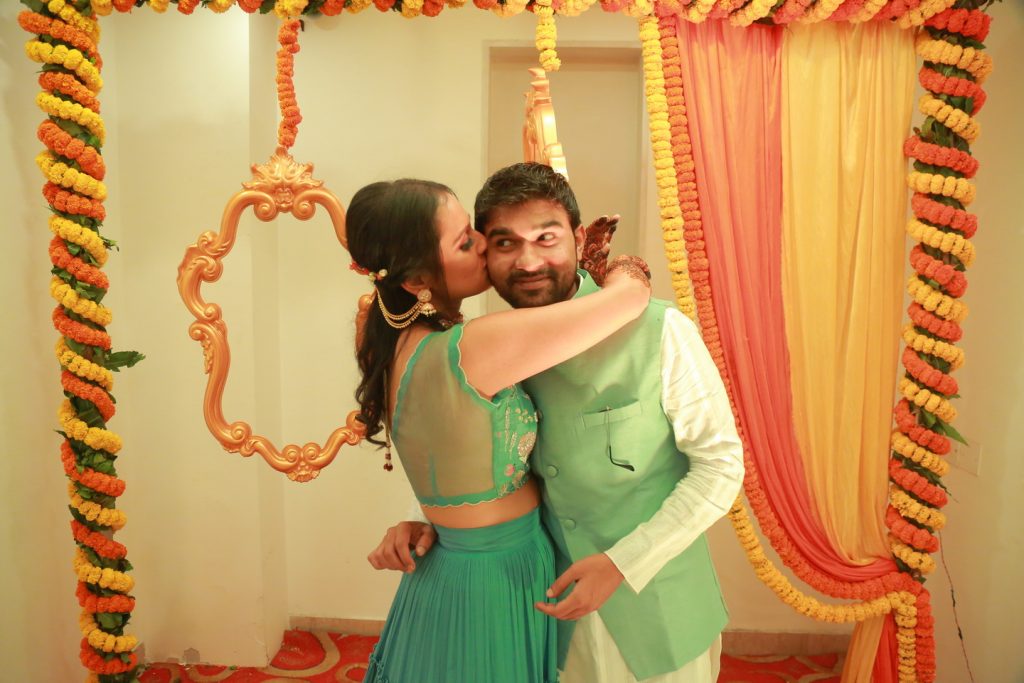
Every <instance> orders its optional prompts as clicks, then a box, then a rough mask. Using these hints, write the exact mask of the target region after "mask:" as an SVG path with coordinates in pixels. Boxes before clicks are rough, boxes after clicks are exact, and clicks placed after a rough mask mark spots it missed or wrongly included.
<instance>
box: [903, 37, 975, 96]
mask: <svg viewBox="0 0 1024 683" xmlns="http://www.w3.org/2000/svg"><path fill="white" fill-rule="evenodd" d="M914 47H915V48H916V49H917V54H918V55H920V56H921V58H922V59H923V60H924V61H926V62H938V63H939V64H946V65H949V66H955V67H956V68H958V69H963V70H964V71H967V72H968V73H970V74H971V75H972V76H974V78H975V80H977V82H978V83H979V84H981V83H984V82H985V79H986V78H987V77H988V75H989V74H990V73H992V57H991V56H990V55H989V54H988V53H986V52H984V51H981V50H977V49H975V48H973V47H964V46H962V45H955V44H953V43H947V42H946V41H945V40H935V39H933V38H932V37H931V36H930V35H929V34H928V33H925V32H921V33H920V34H918V36H917V41H916V43H915V45H914Z"/></svg>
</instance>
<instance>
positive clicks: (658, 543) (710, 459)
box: [606, 309, 743, 593]
mask: <svg viewBox="0 0 1024 683" xmlns="http://www.w3.org/2000/svg"><path fill="white" fill-rule="evenodd" d="M661 375H662V381H661V384H662V392H661V404H662V408H663V410H664V411H665V415H666V417H667V418H668V419H669V420H670V421H671V423H672V430H673V432H674V433H675V441H676V447H677V448H678V449H679V450H680V451H681V452H683V453H685V454H686V455H687V456H689V458H690V470H689V472H688V473H687V474H686V476H685V477H683V478H682V479H680V480H679V483H677V484H676V486H675V488H674V489H673V491H672V493H671V494H669V496H668V498H666V499H665V502H664V503H662V505H661V508H659V510H658V511H657V512H656V513H654V516H653V517H651V519H649V520H648V521H646V522H644V523H643V524H641V525H640V526H638V527H637V528H636V529H634V530H633V531H632V532H631V533H629V534H628V535H626V536H625V537H623V538H622V539H620V540H619V542H618V543H616V544H615V545H614V546H612V547H611V548H610V549H608V551H607V553H606V554H607V555H608V557H609V558H611V560H612V562H614V563H615V565H616V566H617V567H618V568H619V571H621V572H622V574H623V576H624V577H625V579H626V582H627V583H628V584H629V586H630V588H632V589H633V591H634V592H637V593H639V592H640V591H641V590H643V588H644V586H646V585H647V583H648V582H649V581H650V580H651V579H652V578H654V576H655V575H657V573H658V572H659V571H661V569H662V567H664V566H665V564H667V563H668V562H669V561H670V560H671V559H673V558H674V557H676V556H677V555H679V553H681V552H683V551H684V550H686V549H687V548H688V547H689V546H690V544H691V543H693V542H694V541H695V540H696V539H697V538H698V537H699V536H700V535H701V534H702V533H704V532H705V531H707V530H708V528H710V527H711V525H712V524H714V522H715V521H717V520H718V519H719V518H721V517H722V516H723V515H725V513H727V512H728V511H729V508H730V507H731V506H732V503H733V501H734V500H735V499H736V496H737V495H738V494H739V491H740V486H741V485H742V483H743V447H742V445H741V444H740V439H739V435H738V434H737V432H736V423H735V420H734V418H733V414H732V409H731V408H730V407H729V399H728V396H727V395H726V393H725V386H724V385H723V384H722V379H721V377H720V376H719V374H718V368H716V367H715V363H714V361H713V360H712V359H711V354H710V353H709V352H708V350H707V347H706V346H704V341H703V340H702V339H701V337H700V333H699V332H698V331H697V326H696V325H695V324H694V323H693V321H691V320H690V319H689V318H687V317H686V316H684V315H683V314H682V313H680V312H679V311H677V310H675V309H668V310H667V311H666V312H665V326H664V328H663V330H662V336H661Z"/></svg>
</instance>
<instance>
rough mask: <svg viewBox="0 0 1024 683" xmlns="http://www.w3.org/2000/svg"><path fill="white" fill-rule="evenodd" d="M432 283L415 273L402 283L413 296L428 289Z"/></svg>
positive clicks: (403, 287)
mask: <svg viewBox="0 0 1024 683" xmlns="http://www.w3.org/2000/svg"><path fill="white" fill-rule="evenodd" d="M429 286H430V285H429V284H427V282H426V280H425V279H424V278H423V276H422V275H414V276H413V277H411V278H409V279H407V280H406V281H405V282H403V283H402V289H404V290H405V291H407V292H409V293H410V294H412V295H413V296H416V295H417V294H419V293H420V290H422V289H426V288H427V287H429Z"/></svg>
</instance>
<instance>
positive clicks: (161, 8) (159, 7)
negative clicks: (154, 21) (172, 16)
mask: <svg viewBox="0 0 1024 683" xmlns="http://www.w3.org/2000/svg"><path fill="white" fill-rule="evenodd" d="M169 2H170V0H149V6H150V8H151V9H152V10H153V11H154V12H158V13H160V14H163V13H164V12H166V11H167V5H168V4H169Z"/></svg>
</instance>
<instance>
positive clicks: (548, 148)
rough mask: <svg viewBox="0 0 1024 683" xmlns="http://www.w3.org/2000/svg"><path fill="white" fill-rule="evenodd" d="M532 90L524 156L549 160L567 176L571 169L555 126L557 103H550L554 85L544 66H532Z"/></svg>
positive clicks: (556, 169) (528, 104) (538, 160)
mask: <svg viewBox="0 0 1024 683" xmlns="http://www.w3.org/2000/svg"><path fill="white" fill-rule="evenodd" d="M530 75H531V76H533V80H532V81H530V87H531V90H530V91H529V92H527V93H526V120H525V121H524V122H523V159H525V160H526V161H536V162H539V163H542V164H547V165H548V166H550V167H551V168H553V169H555V171H556V172H558V173H561V174H562V175H563V176H565V177H566V178H568V177H569V170H568V168H567V167H566V163H565V152H563V151H562V144H561V143H560V142H558V132H557V131H556V130H555V107H554V105H553V104H552V103H551V85H550V83H549V82H548V79H547V76H546V75H545V72H544V69H539V68H536V67H534V68H532V69H530Z"/></svg>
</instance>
